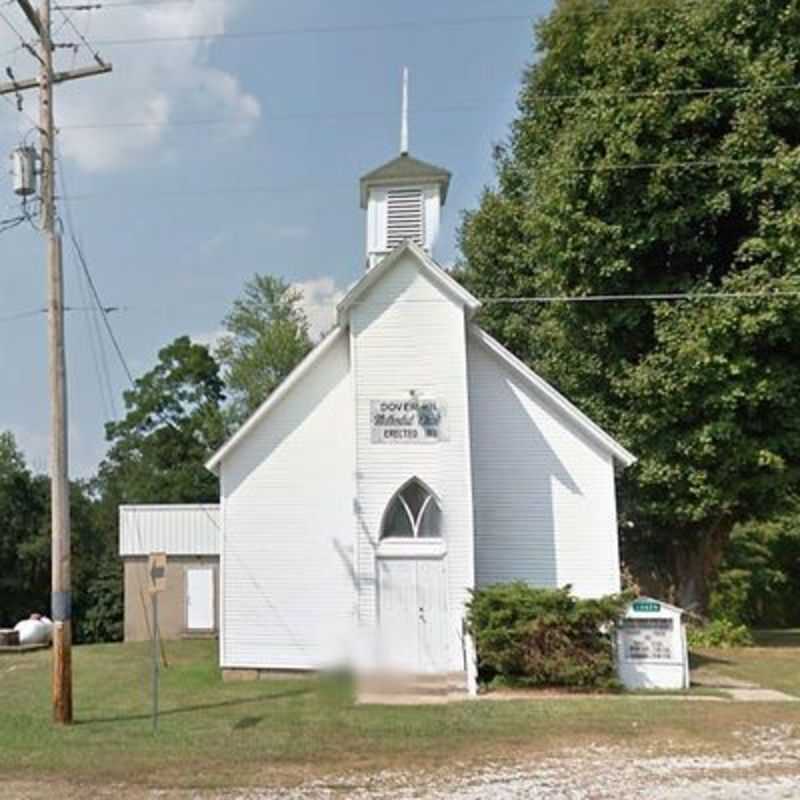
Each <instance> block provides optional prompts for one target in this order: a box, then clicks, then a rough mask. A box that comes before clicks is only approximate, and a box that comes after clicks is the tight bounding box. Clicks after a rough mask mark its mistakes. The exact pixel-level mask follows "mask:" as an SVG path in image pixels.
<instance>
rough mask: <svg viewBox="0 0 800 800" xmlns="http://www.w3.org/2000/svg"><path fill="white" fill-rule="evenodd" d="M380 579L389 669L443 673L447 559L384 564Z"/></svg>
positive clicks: (382, 628)
mask: <svg viewBox="0 0 800 800" xmlns="http://www.w3.org/2000/svg"><path fill="white" fill-rule="evenodd" d="M378 575H379V587H378V603H379V608H378V624H379V626H380V640H381V643H382V646H383V652H384V656H385V658H386V659H387V661H388V665H389V666H391V667H392V668H393V669H397V670H402V671H404V672H411V673H441V672H445V671H446V670H447V581H446V576H445V562H444V559H411V558H408V559H404V558H389V559H380V560H379V561H378Z"/></svg>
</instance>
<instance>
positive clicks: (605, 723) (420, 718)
mask: <svg viewBox="0 0 800 800" xmlns="http://www.w3.org/2000/svg"><path fill="white" fill-rule="evenodd" d="M167 655H168V657H169V662H170V666H169V668H168V669H167V670H165V671H163V672H162V699H161V707H162V712H163V713H162V717H161V727H160V730H159V732H158V734H157V735H155V736H154V735H153V733H152V731H151V723H150V716H149V712H150V651H149V646H148V645H136V644H132V645H101V646H93V647H78V648H75V651H74V674H75V683H76V688H75V709H76V715H75V716H76V724H75V725H74V726H72V727H71V728H67V729H57V728H54V727H53V726H52V725H51V724H50V698H49V692H50V685H49V677H50V676H49V670H50V653H49V652H46V651H45V652H37V653H31V654H27V655H16V654H15V655H11V656H8V655H5V656H0V772H2V773H3V774H11V773H13V775H14V777H15V779H17V780H24V779H33V778H36V779H38V780H41V779H51V780H53V781H72V782H75V783H78V782H80V783H81V784H83V785H87V784H88V785H92V784H96V785H100V784H101V783H102V784H104V785H107V784H109V783H111V782H113V783H115V784H120V785H122V786H142V785H148V786H160V787H185V788H204V787H205V788H214V787H221V786H230V785H235V786H246V785H252V784H261V785H269V784H276V783H277V784H291V783H293V782H295V781H299V780H301V779H304V778H308V777H312V776H315V777H316V776H321V775H325V774H331V773H341V772H343V771H347V770H350V769H354V770H358V769H362V768H369V769H379V768H382V767H392V766H402V767H405V768H408V767H413V766H420V767H424V766H426V765H442V764H447V763H450V764H453V763H455V762H457V761H458V760H468V761H469V762H470V763H473V764H474V763H478V762H479V760H480V759H481V758H498V757H499V758H502V757H505V756H513V755H517V754H522V753H526V754H529V753H537V754H539V753H542V754H543V753H545V752H549V751H553V750H555V749H558V748H562V747H569V748H581V747H584V746H587V745H588V744H623V745H625V746H627V747H630V748H644V749H652V748H656V749H658V748H659V747H661V746H662V745H663V746H664V747H669V748H671V749H672V750H673V751H674V750H675V749H676V748H680V749H683V748H686V749H694V750H696V749H698V748H703V747H706V748H713V749H725V748H728V747H740V746H741V737H738V738H737V737H736V736H734V732H735V731H741V730H745V729H747V728H748V726H752V725H764V724H772V723H775V722H790V723H800V709H798V708H795V707H793V706H791V705H770V706H767V705H761V704H733V703H729V702H703V701H697V702H685V701H676V700H675V699H674V698H664V699H661V700H652V699H648V698H642V697H638V696H630V697H622V698H620V697H607V698H606V697H601V698H596V697H588V698H580V699H569V700H557V699H532V700H519V701H513V700H512V701H497V702H495V701H491V700H481V701H477V702H465V703H457V704H450V705H447V706H424V707H423V706H418V707H375V706H355V705H354V704H353V703H352V700H351V697H350V694H349V692H348V691H346V690H345V689H344V688H343V687H342V686H341V685H337V684H336V683H334V682H333V681H332V680H330V679H328V680H326V679H318V678H295V679H291V678H284V679H271V680H262V681H257V682H234V683H223V682H222V680H221V677H220V674H219V670H218V669H217V666H216V653H215V643H213V642H208V641H185V642H173V643H167ZM706 656H707V657H708V658H711V657H714V656H715V653H711V652H708V653H707V654H706ZM719 658H721V659H725V663H724V664H723V665H722V666H720V669H722V668H723V667H724V668H725V669H727V670H732V671H734V672H736V671H738V670H740V671H741V673H742V674H743V675H750V674H755V673H758V675H759V676H763V682H764V684H765V685H771V686H775V687H776V688H784V689H786V690H787V691H794V692H797V693H798V694H800V677H799V676H798V669H797V668H798V667H800V650H794V651H792V650H789V649H786V650H784V649H781V648H763V649H754V650H752V651H739V650H737V651H721V653H720V654H719ZM770 664H772V667H770V666H769V665H770ZM792 664H794V669H795V672H794V674H791V673H792V670H791V666H792ZM716 666H718V665H715V668H716ZM798 705H800V704H798Z"/></svg>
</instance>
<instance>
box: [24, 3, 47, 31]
mask: <svg viewBox="0 0 800 800" xmlns="http://www.w3.org/2000/svg"><path fill="white" fill-rule="evenodd" d="M17 5H18V6H19V7H20V8H21V9H22V10H23V12H24V13H25V16H26V17H27V18H28V22H30V24H31V25H33V29H34V30H35V31H36V33H37V35H38V36H39V38H41V37H42V31H43V30H44V29H43V28H42V21H41V19H39V15H38V14H37V13H36V11H35V10H34V8H33V6H32V5H31V4H30V0H17Z"/></svg>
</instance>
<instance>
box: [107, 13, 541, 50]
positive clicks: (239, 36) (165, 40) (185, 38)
mask: <svg viewBox="0 0 800 800" xmlns="http://www.w3.org/2000/svg"><path fill="white" fill-rule="evenodd" d="M534 19H535V18H534V17H533V16H532V15H530V14H493V15H486V16H478V17H449V18H446V17H441V18H438V19H437V18H434V19H429V20H403V21H398V22H376V23H353V24H351V25H319V26H308V27H297V28H272V29H271V30H261V31H221V32H219V33H188V34H180V35H175V36H140V37H134V38H130V39H102V40H97V41H96V42H95V44H96V45H102V46H103V47H118V46H127V45H139V44H152V43H157V44H171V43H175V42H204V41H210V40H216V39H232V40H244V39H263V38H269V37H273V36H307V35H323V34H339V33H374V32H378V31H391V30H419V29H421V28H438V27H450V26H461V25H476V24H483V23H491V22H519V21H521V20H528V21H531V22H532V21H533V20H534Z"/></svg>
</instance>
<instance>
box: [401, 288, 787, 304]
mask: <svg viewBox="0 0 800 800" xmlns="http://www.w3.org/2000/svg"><path fill="white" fill-rule="evenodd" d="M791 297H800V290H798V291H775V292H666V293H660V294H659V293H655V294H590V295H577V296H575V295H573V296H570V295H561V296H550V295H539V296H533V297H486V298H481V302H482V303H487V304H501V303H503V304H517V303H542V304H547V303H623V302H631V301H632V302H674V301H678V300H754V299H758V300H769V299H784V298H791ZM411 302H414V301H411Z"/></svg>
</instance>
